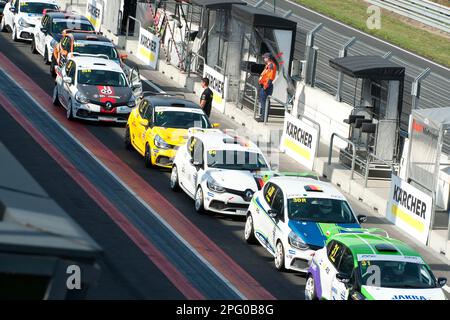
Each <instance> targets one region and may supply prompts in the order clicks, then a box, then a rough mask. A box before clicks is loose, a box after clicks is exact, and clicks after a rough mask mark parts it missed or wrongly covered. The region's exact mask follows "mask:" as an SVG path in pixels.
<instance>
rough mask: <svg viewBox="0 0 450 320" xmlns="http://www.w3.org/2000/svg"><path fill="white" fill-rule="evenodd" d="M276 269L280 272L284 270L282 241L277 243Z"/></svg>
mask: <svg viewBox="0 0 450 320" xmlns="http://www.w3.org/2000/svg"><path fill="white" fill-rule="evenodd" d="M275 268H277V270H278V271H283V270H284V248H283V244H282V243H281V241H278V242H277V246H276V250H275Z"/></svg>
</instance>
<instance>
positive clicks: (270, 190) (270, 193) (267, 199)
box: [266, 186, 275, 203]
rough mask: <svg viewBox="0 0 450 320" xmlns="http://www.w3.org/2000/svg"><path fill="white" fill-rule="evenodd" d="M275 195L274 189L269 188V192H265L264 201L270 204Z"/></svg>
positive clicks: (272, 187)
mask: <svg viewBox="0 0 450 320" xmlns="http://www.w3.org/2000/svg"><path fill="white" fill-rule="evenodd" d="M274 193H275V187H274V186H270V188H269V190H267V193H266V201H267V203H272V199H273V196H274Z"/></svg>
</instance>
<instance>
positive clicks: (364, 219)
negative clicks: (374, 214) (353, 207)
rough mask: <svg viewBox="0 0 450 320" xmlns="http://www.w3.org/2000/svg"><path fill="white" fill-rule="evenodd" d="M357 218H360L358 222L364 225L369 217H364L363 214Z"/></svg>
mask: <svg viewBox="0 0 450 320" xmlns="http://www.w3.org/2000/svg"><path fill="white" fill-rule="evenodd" d="M357 218H358V222H359V223H364V222H366V221H367V216H365V215H363V214H360V215H358V217H357Z"/></svg>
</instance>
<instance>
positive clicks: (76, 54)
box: [68, 52, 109, 60]
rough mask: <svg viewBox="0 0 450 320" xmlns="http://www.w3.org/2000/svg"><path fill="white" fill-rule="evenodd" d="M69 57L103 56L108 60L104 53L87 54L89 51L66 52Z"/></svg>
mask: <svg viewBox="0 0 450 320" xmlns="http://www.w3.org/2000/svg"><path fill="white" fill-rule="evenodd" d="M68 56H69V57H70V58H72V57H91V58H103V59H107V60H109V57H108V56H107V55H106V54H89V53H78V52H71V53H69V54H68Z"/></svg>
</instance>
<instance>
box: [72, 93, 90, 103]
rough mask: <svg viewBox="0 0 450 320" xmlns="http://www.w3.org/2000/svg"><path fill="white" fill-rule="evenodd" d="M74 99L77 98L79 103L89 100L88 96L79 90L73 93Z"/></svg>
mask: <svg viewBox="0 0 450 320" xmlns="http://www.w3.org/2000/svg"><path fill="white" fill-rule="evenodd" d="M75 100H77V101H78V102H79V103H82V104H86V103H88V102H89V100H88V98H87V97H86V96H85V95H84V94H82V93H81V92H77V93H76V94H75Z"/></svg>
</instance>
